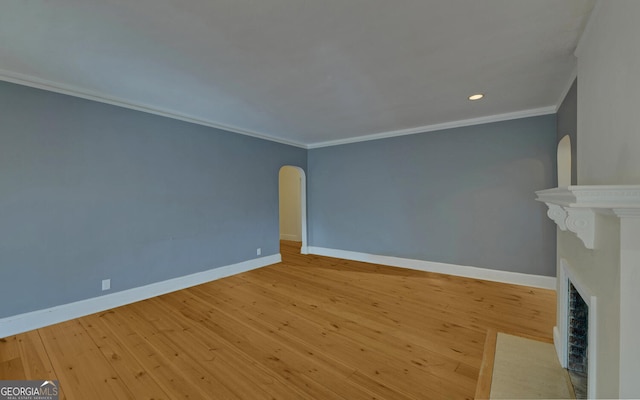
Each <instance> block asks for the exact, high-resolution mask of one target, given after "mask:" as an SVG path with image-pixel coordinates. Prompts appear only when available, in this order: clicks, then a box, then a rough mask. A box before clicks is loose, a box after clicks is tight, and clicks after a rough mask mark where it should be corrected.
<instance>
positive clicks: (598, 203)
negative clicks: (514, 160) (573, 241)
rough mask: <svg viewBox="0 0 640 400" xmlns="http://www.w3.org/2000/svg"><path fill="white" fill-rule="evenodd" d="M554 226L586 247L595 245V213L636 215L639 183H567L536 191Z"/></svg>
mask: <svg viewBox="0 0 640 400" xmlns="http://www.w3.org/2000/svg"><path fill="white" fill-rule="evenodd" d="M536 195H537V196H538V198H537V199H536V200H538V201H541V202H543V203H545V204H546V205H547V207H549V211H547V215H548V216H549V218H551V219H552V220H553V221H554V222H555V223H556V224H557V225H558V227H559V228H560V229H561V230H563V231H566V230H569V231H571V232H573V233H575V234H576V235H577V236H578V238H580V240H582V242H583V243H584V245H585V247H586V248H588V249H593V248H594V247H595V233H596V224H597V214H598V213H606V214H611V213H613V214H615V215H617V216H618V217H620V218H627V217H640V185H597V186H596V185H589V186H567V187H558V188H553V189H546V190H540V191H537V192H536Z"/></svg>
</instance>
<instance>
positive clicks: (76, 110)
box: [0, 82, 307, 318]
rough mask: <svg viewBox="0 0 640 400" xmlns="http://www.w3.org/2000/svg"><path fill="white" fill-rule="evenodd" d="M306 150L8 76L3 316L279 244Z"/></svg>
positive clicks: (0, 255) (2, 90) (0, 139)
mask: <svg viewBox="0 0 640 400" xmlns="http://www.w3.org/2000/svg"><path fill="white" fill-rule="evenodd" d="M306 157H307V152H306V150H304V149H300V148H295V147H291V146H286V145H281V144H277V143H273V142H269V141H264V140H260V139H256V138H251V137H247V136H242V135H238V134H234V133H229V132H225V131H221V130H217V129H213V128H208V127H203V126H198V125H194V124H189V123H186V122H181V121H177V120H172V119H168V118H164V117H159V116H155V115H151V114H146V113H142V112H137V111H132V110H127V109H124V108H119V107H115V106H110V105H106V104H101V103H97V102H92V101H88V100H83V99H79V98H74V97H70V96H65V95H60V94H55V93H51V92H46V91H42V90H37V89H32V88H28V87H24V86H19V85H14V84H10V83H6V82H0V273H1V278H0V318H1V317H6V316H10V315H15V314H19V313H23V312H27V311H32V310H37V309H42V308H47V307H52V306H55V305H59V304H64V303H68V302H72V301H77V300H81V299H85V298H90V297H95V296H98V295H101V294H103V293H104V292H101V288H100V282H101V280H102V279H105V278H111V280H112V281H111V284H112V290H111V292H114V291H120V290H123V289H129V288H133V287H137V286H141V285H145V284H149V283H152V282H157V281H162V280H166V279H170V278H174V277H177V276H182V275H187V274H191V273H195V272H199V271H204V270H207V269H211V268H215V267H219V266H224V265H228V264H233V263H237V262H241V261H246V260H249V259H253V258H256V248H258V247H261V248H262V254H263V256H265V255H272V254H277V253H278V252H279V247H278V245H279V241H278V238H279V230H278V229H279V227H278V171H279V169H280V167H281V166H282V165H285V164H289V165H296V166H300V167H302V168H304V169H306Z"/></svg>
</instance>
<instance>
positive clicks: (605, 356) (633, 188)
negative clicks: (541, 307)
mask: <svg viewBox="0 0 640 400" xmlns="http://www.w3.org/2000/svg"><path fill="white" fill-rule="evenodd" d="M536 194H537V196H538V197H537V200H538V201H541V202H544V203H545V204H546V205H547V207H548V212H547V215H548V216H549V217H550V218H551V219H552V220H553V221H555V222H556V224H557V225H558V229H559V231H558V266H557V278H558V279H557V291H558V313H557V321H556V322H557V324H556V327H555V328H554V342H555V346H556V350H557V352H558V358H559V360H560V362H561V364H562V365H563V366H564V367H566V366H567V363H568V356H569V349H568V344H567V343H568V336H567V331H568V328H567V326H568V325H567V320H568V318H569V317H568V312H567V310H568V302H569V296H568V293H569V286H568V285H569V282H571V283H572V284H573V285H574V286H575V288H576V290H577V291H578V292H579V293H580V295H581V297H582V298H583V299H584V301H585V303H587V305H588V309H589V314H588V323H589V329H588V342H589V347H588V350H587V352H588V370H589V380H588V398H596V397H608V398H611V397H617V398H637V397H638V396H640V380H639V379H637V375H638V373H640V339H639V338H638V335H637V332H638V330H640V318H638V311H637V310H638V306H639V305H640V291H639V290H638V287H640V185H624V186H623V185H619V186H618V185H616V186H604V185H601V186H568V187H560V188H554V189H548V190H542V191H538V192H536Z"/></svg>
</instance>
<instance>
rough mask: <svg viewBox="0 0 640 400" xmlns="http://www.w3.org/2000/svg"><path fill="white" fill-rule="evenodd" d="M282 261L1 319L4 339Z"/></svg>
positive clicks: (274, 258)
mask: <svg viewBox="0 0 640 400" xmlns="http://www.w3.org/2000/svg"><path fill="white" fill-rule="evenodd" d="M280 261H282V257H281V255H280V254H274V255H271V256H266V257H261V258H256V259H253V260H248V261H243V262H240V263H237V264H231V265H227V266H224V267H219V268H213V269H210V270H208V271H203V272H198V273H195V274H191V275H186V276H181V277H178V278H173V279H169V280H166V281H162V282H156V283H152V284H149V285H145V286H140V287H137V288H133V289H128V290H123V291H120V292H115V293H111V294H107V295H104V296H99V297H93V298H90V299H86V300H81V301H76V302H74V303H68V304H63V305H60V306H55V307H51V308H47V309H44V310H37V311H32V312H28V313H24V314H19V315H14V316H11V317H6V318H2V319H0V338H3V337H8V336H11V335H16V334H19V333H22V332H27V331H30V330H33V329H38V328H42V327H44V326H48V325H53V324H57V323H59V322H63V321H68V320H70V319H74V318H80V317H83V316H85V315H89V314H93V313H97V312H100V311H104V310H109V309H111V308H115V307H120V306H123V305H126V304H131V303H135V302H137V301H141V300H145V299H149V298H151V297H156V296H160V295H163V294H166V293H170V292H175V291H176V290H182V289H186V288H188V287H191V286H196V285H200V284H203V283H206V282H211V281H214V280H217V279H221V278H226V277H228V276H231V275H236V274H239V273H242V272H247V271H251V270H253V269H257V268H262V267H266V266H267V265H271V264H276V263H279V262H280Z"/></svg>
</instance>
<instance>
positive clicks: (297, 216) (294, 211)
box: [278, 165, 308, 254]
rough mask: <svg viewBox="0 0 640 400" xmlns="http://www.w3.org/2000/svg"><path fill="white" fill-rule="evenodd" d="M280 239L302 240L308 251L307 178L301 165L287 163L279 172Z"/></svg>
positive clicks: (303, 250) (303, 248)
mask: <svg viewBox="0 0 640 400" xmlns="http://www.w3.org/2000/svg"><path fill="white" fill-rule="evenodd" d="M278 193H279V208H280V240H287V241H293V242H300V243H301V247H300V253H301V254H308V251H307V179H306V175H305V173H304V170H303V169H302V168H300V167H295V166H292V165H285V166H283V167H282V168H280V171H279V173H278Z"/></svg>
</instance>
